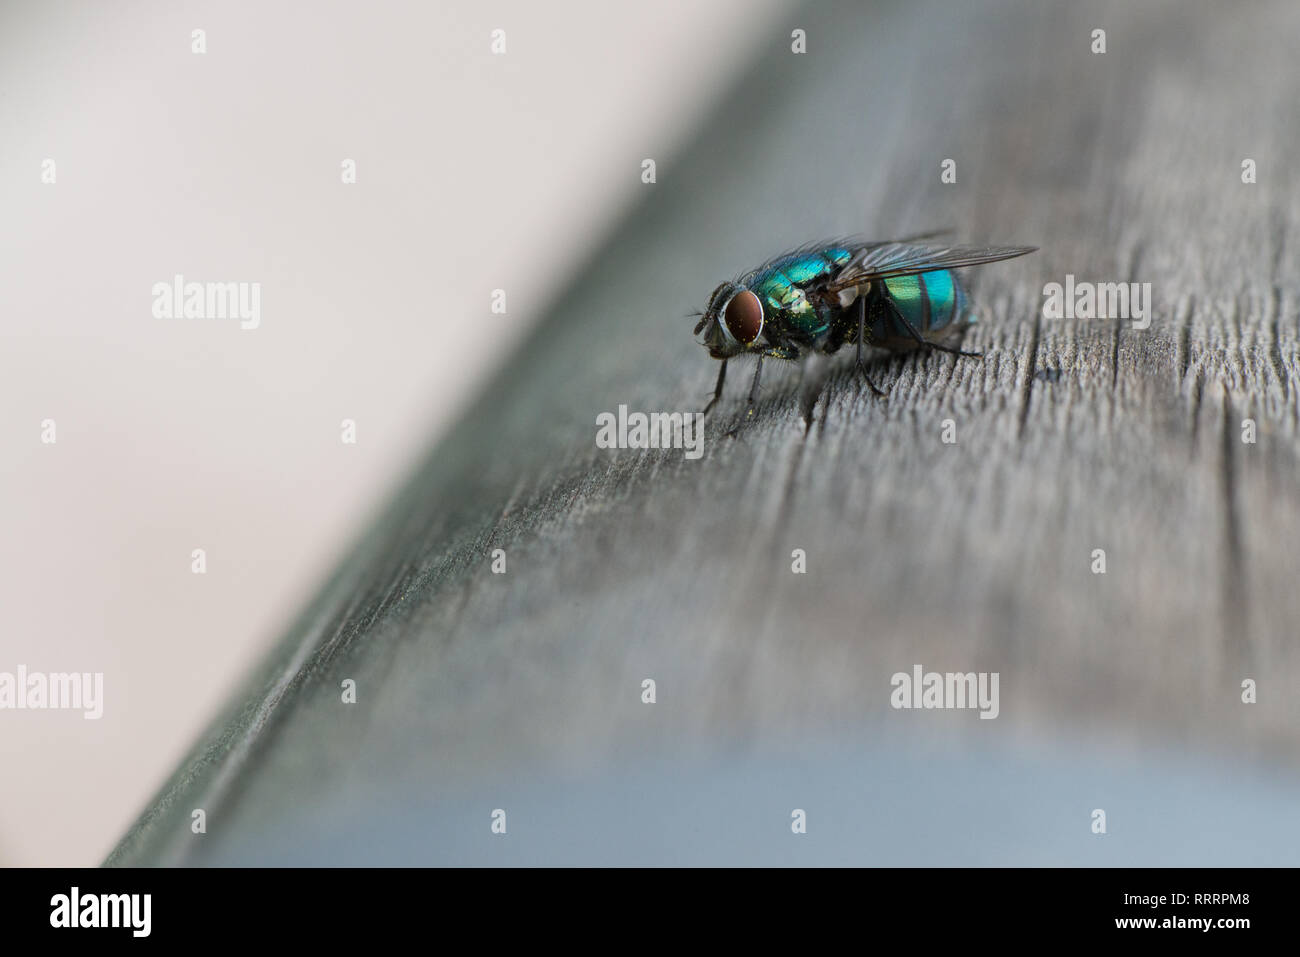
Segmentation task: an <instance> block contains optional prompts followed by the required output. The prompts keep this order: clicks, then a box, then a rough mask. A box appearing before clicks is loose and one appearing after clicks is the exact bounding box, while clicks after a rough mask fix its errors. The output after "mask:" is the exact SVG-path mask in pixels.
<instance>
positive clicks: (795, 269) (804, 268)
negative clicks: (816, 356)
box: [741, 246, 851, 340]
mask: <svg viewBox="0 0 1300 957" xmlns="http://www.w3.org/2000/svg"><path fill="white" fill-rule="evenodd" d="M850 255H851V253H850V252H849V250H847V249H843V248H840V247H835V246H831V247H828V248H826V249H820V250H817V251H815V252H798V253H793V254H791V255H789V256H784V257H782V258H780V259H777V260H774V261H773V262H771V263H769V264H768V265H767V266H765V267H763V268H762V269H760V270H759V271H758V272H757V273H755V274H754V275H753V276H752V277H745V279H742V280H741V282H742V283H743V284H744V285H746V286H748V287H749V288H750V289H751V290H753V291H754V294H755V295H757V296H758V298H759V301H760V302H762V303H763V311H764V313H765V314H766V317H767V321H768V322H772V323H774V324H775V325H776V326H778V327H779V328H780V327H784V328H786V329H788V330H789V331H790V332H791V333H792V334H794V336H795V337H796V338H800V339H805V338H806V339H807V340H813V339H816V338H818V337H819V336H821V335H823V334H824V333H825V332H826V331H827V330H828V329H829V328H830V325H831V322H832V321H833V320H834V318H835V315H834V311H833V310H831V309H829V308H827V307H826V306H825V305H821V304H818V303H815V302H813V301H812V300H810V299H809V298H808V297H807V296H805V295H804V292H803V288H802V287H803V286H806V285H808V284H809V283H812V282H814V281H816V280H818V279H827V278H829V277H831V276H832V275H834V274H835V273H837V272H838V271H839V270H840V269H841V268H842V267H843V266H844V265H845V264H846V263H847V262H848V261H849V257H850Z"/></svg>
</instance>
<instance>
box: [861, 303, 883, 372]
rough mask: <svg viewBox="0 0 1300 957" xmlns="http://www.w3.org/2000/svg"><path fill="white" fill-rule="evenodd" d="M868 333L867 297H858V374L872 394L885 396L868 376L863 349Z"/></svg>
mask: <svg viewBox="0 0 1300 957" xmlns="http://www.w3.org/2000/svg"><path fill="white" fill-rule="evenodd" d="M866 331H867V297H866V296H858V353H857V363H856V365H857V370H858V374H859V375H861V376H862V378H863V379H864V380H866V383H867V387H868V388H869V389H871V391H872V392H874V393H875V394H876V395H878V396H884V395H885V393H884V392H882V391H881V390H880V389H878V388H876V384H875V383H874V382H872V381H871V377H870V376H869V375H867V362H866V360H865V359H863V358H862V347H863V345H864V342H863V340H864V339H866Z"/></svg>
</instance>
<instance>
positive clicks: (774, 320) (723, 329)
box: [695, 233, 1038, 421]
mask: <svg viewBox="0 0 1300 957" xmlns="http://www.w3.org/2000/svg"><path fill="white" fill-rule="evenodd" d="M935 235H936V234H934V233H929V234H926V235H924V236H915V237H912V238H911V239H903V240H891V241H888V242H874V243H866V242H861V241H855V240H842V241H838V242H819V243H811V244H809V245H806V246H801V247H799V248H798V249H795V250H792V251H790V252H788V253H785V254H784V255H781V256H778V257H776V258H775V259H772V260H769V261H768V262H766V263H764V264H763V265H761V266H759V267H758V268H757V269H754V270H752V271H750V272H748V273H745V274H744V275H743V276H741V277H740V278H738V279H735V280H731V281H728V282H724V283H722V284H720V285H719V286H718V288H717V289H715V290H713V295H711V296H710V297H709V304H708V306H707V308H706V309H705V310H704V313H703V314H702V315H701V317H700V321H699V323H698V324H697V325H696V327H695V334H696V335H699V334H700V333H701V332H703V333H704V338H703V340H702V342H701V344H702V345H703V346H704V347H705V348H706V349H708V350H709V355H711V356H712V357H713V358H715V359H721V360H722V365H721V366H720V367H719V369H718V381H717V385H715V386H714V389H713V398H712V399H711V400H710V401H709V404H708V405H707V406H705V407H704V411H705V412H708V411H709V409H711V408H713V405H714V403H716V402H717V401H718V399H719V398H721V396H722V386H723V383H724V382H725V381H726V378H727V362H728V361H729V360H731V359H733V358H735V357H736V356H738V355H744V354H749V355H756V356H757V357H758V365H757V367H756V368H755V369H754V381H753V384H752V385H751V386H750V389H749V414H751V415H752V414H753V412H754V405H755V403H756V402H757V401H758V383H759V377H760V376H761V375H762V373H763V360H764V359H766V358H769V357H771V358H776V359H799V358H801V357H803V356H806V355H808V354H810V353H820V354H823V355H830V354H832V353H834V352H836V351H838V350H839V348H840V346H842V345H844V344H845V343H846V342H851V343H854V344H855V346H856V347H857V363H856V367H857V371H858V373H859V374H860V375H861V376H862V378H863V379H864V380H865V381H866V383H867V385H868V386H869V387H870V389H871V391H872V392H874V393H875V394H876V395H884V393H883V392H881V391H880V389H878V388H877V387H876V384H875V383H874V382H872V381H871V379H870V378H869V377H868V376H867V372H866V362H865V360H864V359H863V349H864V347H866V346H875V347H876V348H880V349H887V350H889V351H891V352H910V351H912V350H914V349H926V350H932V349H938V350H940V351H942V352H950V353H952V354H953V355H958V356H973V357H977V358H978V357H979V356H980V355H981V354H980V353H978V352H963V351H962V350H961V349H959V348H958V347H957V346H956V345H955V344H954V343H957V342H959V341H960V339H961V336H962V333H963V332H964V331H965V328H966V327H967V326H968V325H970V324H971V323H972V322H974V321H975V319H974V316H973V314H972V313H971V312H970V311H969V310H968V308H967V305H968V299H967V294H966V290H965V288H964V287H963V285H962V283H961V281H960V280H959V279H958V277H957V274H956V273H954V272H953V271H952V270H954V269H960V268H962V267H963V266H978V265H980V264H982V263H991V262H998V261H999V260H1002V259H1012V258H1014V257H1016V256H1023V255H1025V254H1026V253H1031V252H1033V251H1034V250H1035V249H1037V248H1038V247H1037V246H951V245H947V244H943V243H936V242H929V241H927V240H932V239H933V238H934V237H935ZM813 401H814V402H815V401H816V396H813ZM811 415H812V406H811V404H809V405H808V406H807V408H806V411H805V417H806V418H807V419H808V420H809V421H811Z"/></svg>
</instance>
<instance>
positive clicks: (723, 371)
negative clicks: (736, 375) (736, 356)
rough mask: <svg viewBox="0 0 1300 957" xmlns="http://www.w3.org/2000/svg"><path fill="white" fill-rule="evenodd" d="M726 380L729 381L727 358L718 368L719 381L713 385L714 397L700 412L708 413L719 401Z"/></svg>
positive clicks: (702, 413)
mask: <svg viewBox="0 0 1300 957" xmlns="http://www.w3.org/2000/svg"><path fill="white" fill-rule="evenodd" d="M726 381H727V360H726V359H723V360H722V365H721V367H719V369H718V383H717V385H715V386H714V387H713V398H712V399H710V400H709V404H708V405H706V406H705V407H704V411H703V412H701V413H700V414H701V415H708V414H709V409H711V408H713V406H714V405H715V404H716V403H717V401H718V400H719V399H721V398H722V383H724V382H726Z"/></svg>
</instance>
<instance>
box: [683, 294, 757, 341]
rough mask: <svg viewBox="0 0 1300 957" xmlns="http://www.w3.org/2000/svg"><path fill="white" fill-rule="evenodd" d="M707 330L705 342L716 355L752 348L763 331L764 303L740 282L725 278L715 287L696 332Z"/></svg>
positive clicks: (697, 333)
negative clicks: (725, 279)
mask: <svg viewBox="0 0 1300 957" xmlns="http://www.w3.org/2000/svg"><path fill="white" fill-rule="evenodd" d="M701 332H703V333H704V338H703V340H701V343H700V344H701V345H702V346H704V348H706V349H708V350H709V355H711V356H713V358H715V359H727V358H730V357H731V356H735V355H739V354H740V353H742V352H746V351H748V350H749V348H750V347H751V346H753V344H754V343H755V342H757V341H758V337H759V336H760V335H762V333H763V303H762V302H761V301H760V300H759V298H758V296H756V295H754V293H752V292H751V291H750V290H749V289H747V288H745V287H744V286H742V285H741V284H740V283H738V282H724V283H722V284H721V285H719V286H718V288H717V289H715V290H713V295H711V296H710V297H709V305H708V307H707V308H706V309H705V310H704V315H703V316H701V317H700V321H699V323H698V324H696V326H695V334H696V335H697V336H698V335H699V334H700V333H701Z"/></svg>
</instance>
